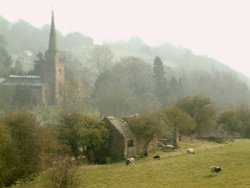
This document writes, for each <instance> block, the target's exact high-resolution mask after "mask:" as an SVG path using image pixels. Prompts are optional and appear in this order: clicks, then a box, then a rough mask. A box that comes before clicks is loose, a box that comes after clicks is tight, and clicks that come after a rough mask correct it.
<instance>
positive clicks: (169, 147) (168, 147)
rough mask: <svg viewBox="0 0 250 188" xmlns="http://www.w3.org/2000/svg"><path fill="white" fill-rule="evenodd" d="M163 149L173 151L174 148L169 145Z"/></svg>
mask: <svg viewBox="0 0 250 188" xmlns="http://www.w3.org/2000/svg"><path fill="white" fill-rule="evenodd" d="M165 148H166V149H167V150H170V151H174V146H173V145H171V144H167V145H165Z"/></svg>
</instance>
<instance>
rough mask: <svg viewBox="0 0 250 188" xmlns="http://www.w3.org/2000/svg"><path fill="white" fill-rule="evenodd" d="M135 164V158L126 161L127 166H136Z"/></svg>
mask: <svg viewBox="0 0 250 188" xmlns="http://www.w3.org/2000/svg"><path fill="white" fill-rule="evenodd" d="M134 162H135V159H134V158H133V157H130V158H128V159H126V165H129V164H134Z"/></svg>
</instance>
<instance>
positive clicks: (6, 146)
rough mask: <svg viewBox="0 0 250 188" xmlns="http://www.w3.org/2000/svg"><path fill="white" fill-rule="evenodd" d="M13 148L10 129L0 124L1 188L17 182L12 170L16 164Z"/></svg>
mask: <svg viewBox="0 0 250 188" xmlns="http://www.w3.org/2000/svg"><path fill="white" fill-rule="evenodd" d="M13 146H14V145H13V139H12V137H11V134H10V131H9V129H8V127H7V126H6V125H5V124H3V123H0V187H4V186H9V185H11V184H12V183H13V182H14V180H15V178H13V177H12V176H13V174H12V170H11V169H13V167H14V165H15V164H16V161H15V155H16V154H15V153H14V150H15V149H14V150H13Z"/></svg>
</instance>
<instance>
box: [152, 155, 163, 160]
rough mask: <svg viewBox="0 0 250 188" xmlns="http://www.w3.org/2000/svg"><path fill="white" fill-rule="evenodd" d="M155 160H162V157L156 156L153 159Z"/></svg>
mask: <svg viewBox="0 0 250 188" xmlns="http://www.w3.org/2000/svg"><path fill="white" fill-rule="evenodd" d="M153 159H158V160H160V159H161V157H160V155H155V156H154V157H153Z"/></svg>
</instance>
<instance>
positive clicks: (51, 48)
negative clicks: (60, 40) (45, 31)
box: [48, 11, 57, 58]
mask: <svg viewBox="0 0 250 188" xmlns="http://www.w3.org/2000/svg"><path fill="white" fill-rule="evenodd" d="M48 51H49V55H50V57H51V58H55V57H56V53H57V45H56V28H55V20H54V11H52V17H51V26H50V37H49V49H48Z"/></svg>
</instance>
